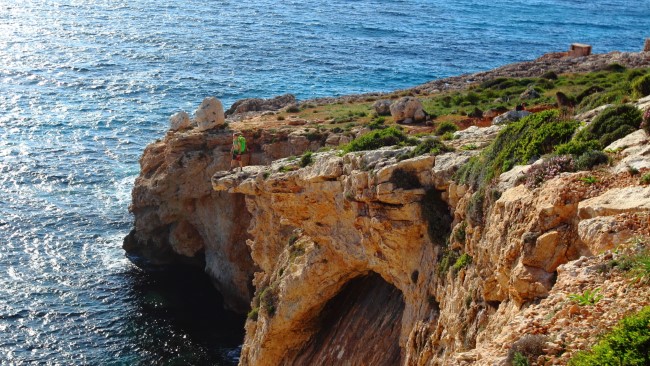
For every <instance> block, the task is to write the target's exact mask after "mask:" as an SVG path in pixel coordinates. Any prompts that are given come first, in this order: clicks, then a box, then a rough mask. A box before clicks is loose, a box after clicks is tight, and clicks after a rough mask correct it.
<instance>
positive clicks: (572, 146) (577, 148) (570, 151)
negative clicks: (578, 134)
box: [554, 140, 600, 157]
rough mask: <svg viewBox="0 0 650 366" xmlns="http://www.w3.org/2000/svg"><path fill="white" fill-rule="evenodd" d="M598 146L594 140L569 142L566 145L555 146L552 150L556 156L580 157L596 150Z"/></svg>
mask: <svg viewBox="0 0 650 366" xmlns="http://www.w3.org/2000/svg"><path fill="white" fill-rule="evenodd" d="M599 148H600V144H599V143H598V141H596V140H590V141H577V140H571V141H569V142H567V143H566V144H561V145H557V146H556V147H555V149H554V153H555V154H557V155H573V156H576V157H578V156H580V155H582V154H584V153H585V152H587V151H590V150H598V149H599Z"/></svg>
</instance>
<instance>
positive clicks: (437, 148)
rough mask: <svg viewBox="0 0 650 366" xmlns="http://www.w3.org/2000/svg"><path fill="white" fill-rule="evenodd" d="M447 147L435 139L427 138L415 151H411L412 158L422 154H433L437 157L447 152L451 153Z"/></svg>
mask: <svg viewBox="0 0 650 366" xmlns="http://www.w3.org/2000/svg"><path fill="white" fill-rule="evenodd" d="M452 150H453V149H451V148H450V147H449V146H447V145H445V144H444V143H442V142H440V141H439V140H437V139H434V138H428V139H425V140H424V141H422V142H420V143H419V144H418V145H417V146H416V147H415V149H413V151H412V154H413V156H412V157H415V156H420V155H424V154H433V155H439V154H442V153H446V152H449V151H452Z"/></svg>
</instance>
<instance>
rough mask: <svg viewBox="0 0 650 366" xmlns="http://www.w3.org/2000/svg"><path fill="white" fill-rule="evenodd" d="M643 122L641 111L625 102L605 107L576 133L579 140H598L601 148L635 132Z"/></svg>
mask: <svg viewBox="0 0 650 366" xmlns="http://www.w3.org/2000/svg"><path fill="white" fill-rule="evenodd" d="M640 124H641V111H639V110H638V109H637V108H636V107H634V106H631V105H628V104H623V105H618V106H613V107H609V108H607V109H605V110H604V111H603V112H602V113H601V114H600V115H599V116H598V117H596V119H594V121H593V122H591V124H589V126H587V127H586V128H584V129H583V130H582V131H580V132H579V133H578V134H577V135H576V140H578V141H590V140H598V142H599V143H600V145H601V148H604V147H605V146H607V145H609V144H611V143H612V142H614V141H616V140H618V139H620V138H622V137H625V136H626V135H627V134H629V133H630V132H634V131H635V130H636V129H638V128H639V125H640Z"/></svg>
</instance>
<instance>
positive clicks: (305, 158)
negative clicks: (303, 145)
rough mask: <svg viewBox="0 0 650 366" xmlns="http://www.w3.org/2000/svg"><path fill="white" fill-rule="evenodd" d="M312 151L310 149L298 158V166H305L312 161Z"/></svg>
mask: <svg viewBox="0 0 650 366" xmlns="http://www.w3.org/2000/svg"><path fill="white" fill-rule="evenodd" d="M312 155H313V153H312V152H311V151H307V152H305V153H304V154H303V155H302V157H301V158H300V166H301V167H303V168H304V167H306V166H307V165H310V164H311V163H313V162H314V158H313V156H312Z"/></svg>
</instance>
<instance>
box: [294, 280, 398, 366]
mask: <svg viewBox="0 0 650 366" xmlns="http://www.w3.org/2000/svg"><path fill="white" fill-rule="evenodd" d="M403 312H404V298H403V296H402V293H401V292H400V290H398V289H397V288H396V287H395V286H393V285H391V284H389V283H388V282H386V281H384V279H383V278H381V276H379V275H378V274H376V273H371V274H369V275H365V276H362V277H357V278H355V279H353V280H351V281H350V282H348V283H347V284H346V285H345V286H344V287H343V289H342V290H341V292H339V294H337V295H336V296H335V297H334V298H332V299H331V300H330V301H329V302H328V303H327V304H326V305H325V308H324V309H323V311H322V312H321V315H320V317H319V318H318V319H317V321H316V327H317V329H318V331H317V332H316V333H315V334H314V335H313V336H312V338H311V339H310V340H309V341H308V342H307V343H306V344H305V346H304V347H303V348H302V349H301V350H300V351H299V352H298V356H297V357H295V358H294V360H295V362H294V364H295V365H336V364H341V362H342V361H345V363H346V364H351V365H352V364H354V365H363V364H365V365H398V364H400V363H401V360H402V350H401V348H400V346H399V337H400V332H401V328H402V314H403Z"/></svg>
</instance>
